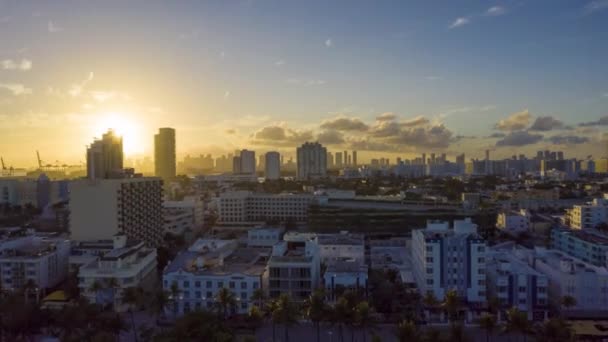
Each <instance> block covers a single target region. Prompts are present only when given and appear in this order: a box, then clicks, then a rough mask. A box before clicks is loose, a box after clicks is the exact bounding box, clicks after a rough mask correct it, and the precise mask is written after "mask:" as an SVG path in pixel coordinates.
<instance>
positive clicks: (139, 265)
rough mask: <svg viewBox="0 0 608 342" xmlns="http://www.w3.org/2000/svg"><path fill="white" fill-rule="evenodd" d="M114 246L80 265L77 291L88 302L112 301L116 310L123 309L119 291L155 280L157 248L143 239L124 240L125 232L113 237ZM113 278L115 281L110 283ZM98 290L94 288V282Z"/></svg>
mask: <svg viewBox="0 0 608 342" xmlns="http://www.w3.org/2000/svg"><path fill="white" fill-rule="evenodd" d="M113 247H114V248H113V249H112V250H111V251H110V252H107V253H105V254H104V255H102V256H100V257H98V258H96V259H95V260H93V261H91V262H89V263H88V264H85V265H83V266H81V267H80V269H79V270H78V279H79V283H78V287H79V288H80V294H81V295H82V296H84V297H85V298H87V299H88V300H89V302H91V303H97V304H101V305H107V304H111V305H112V306H113V308H114V310H115V311H119V312H121V311H125V310H126V309H127V307H126V306H125V305H123V304H122V294H123V291H124V290H125V289H126V288H129V287H142V288H144V289H151V288H152V287H153V286H154V284H155V283H156V249H154V248H149V247H146V246H145V244H144V243H143V242H134V243H130V242H127V237H126V236H125V235H116V236H115V237H114V246H113ZM112 281H115V284H112V283H111V282H112ZM95 283H97V284H98V285H99V286H100V289H98V290H97V291H93V289H92V287H93V284H95Z"/></svg>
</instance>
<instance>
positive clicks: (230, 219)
mask: <svg viewBox="0 0 608 342" xmlns="http://www.w3.org/2000/svg"><path fill="white" fill-rule="evenodd" d="M314 198H315V197H314V195H313V194H305V193H302V194H291V193H282V194H267V193H255V192H250V191H231V192H225V193H222V194H220V198H219V206H218V209H219V210H218V213H219V219H218V223H220V224H228V225H230V224H247V223H258V224H260V223H261V224H263V223H266V222H270V221H274V222H293V223H302V222H306V220H307V219H308V209H309V207H310V205H311V204H312V203H313V201H314Z"/></svg>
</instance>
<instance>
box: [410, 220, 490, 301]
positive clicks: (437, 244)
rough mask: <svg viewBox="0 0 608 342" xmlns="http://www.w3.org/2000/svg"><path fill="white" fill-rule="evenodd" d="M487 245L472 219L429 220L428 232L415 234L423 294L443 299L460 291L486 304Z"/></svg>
mask: <svg viewBox="0 0 608 342" xmlns="http://www.w3.org/2000/svg"><path fill="white" fill-rule="evenodd" d="M486 248H487V247H486V243H485V241H484V240H483V238H482V237H481V236H480V235H479V234H477V225H476V224H474V223H472V222H471V219H468V218H467V219H465V220H455V221H454V227H453V228H452V229H450V226H449V223H448V222H440V221H429V222H427V227H426V228H425V229H417V230H414V231H413V232H412V264H413V270H414V279H415V281H416V284H417V285H418V289H419V290H420V292H421V293H422V294H425V293H427V292H432V293H433V294H434V295H435V297H436V298H438V299H440V300H441V299H443V298H444V297H445V293H446V292H447V291H448V290H456V292H457V293H458V295H459V296H460V297H461V298H464V299H466V300H467V301H468V302H472V303H482V302H485V301H486V274H485V268H486V262H485V254H486Z"/></svg>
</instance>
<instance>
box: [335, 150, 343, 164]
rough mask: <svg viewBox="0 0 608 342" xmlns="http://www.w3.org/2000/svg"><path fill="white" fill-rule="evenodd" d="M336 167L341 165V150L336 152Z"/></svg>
mask: <svg viewBox="0 0 608 342" xmlns="http://www.w3.org/2000/svg"><path fill="white" fill-rule="evenodd" d="M335 161H336V167H342V166H343V164H342V152H336V160H335Z"/></svg>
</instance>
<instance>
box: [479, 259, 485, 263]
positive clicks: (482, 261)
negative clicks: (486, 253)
mask: <svg viewBox="0 0 608 342" xmlns="http://www.w3.org/2000/svg"><path fill="white" fill-rule="evenodd" d="M477 262H478V263H480V264H483V263H484V262H485V259H484V258H478V259H477Z"/></svg>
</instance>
